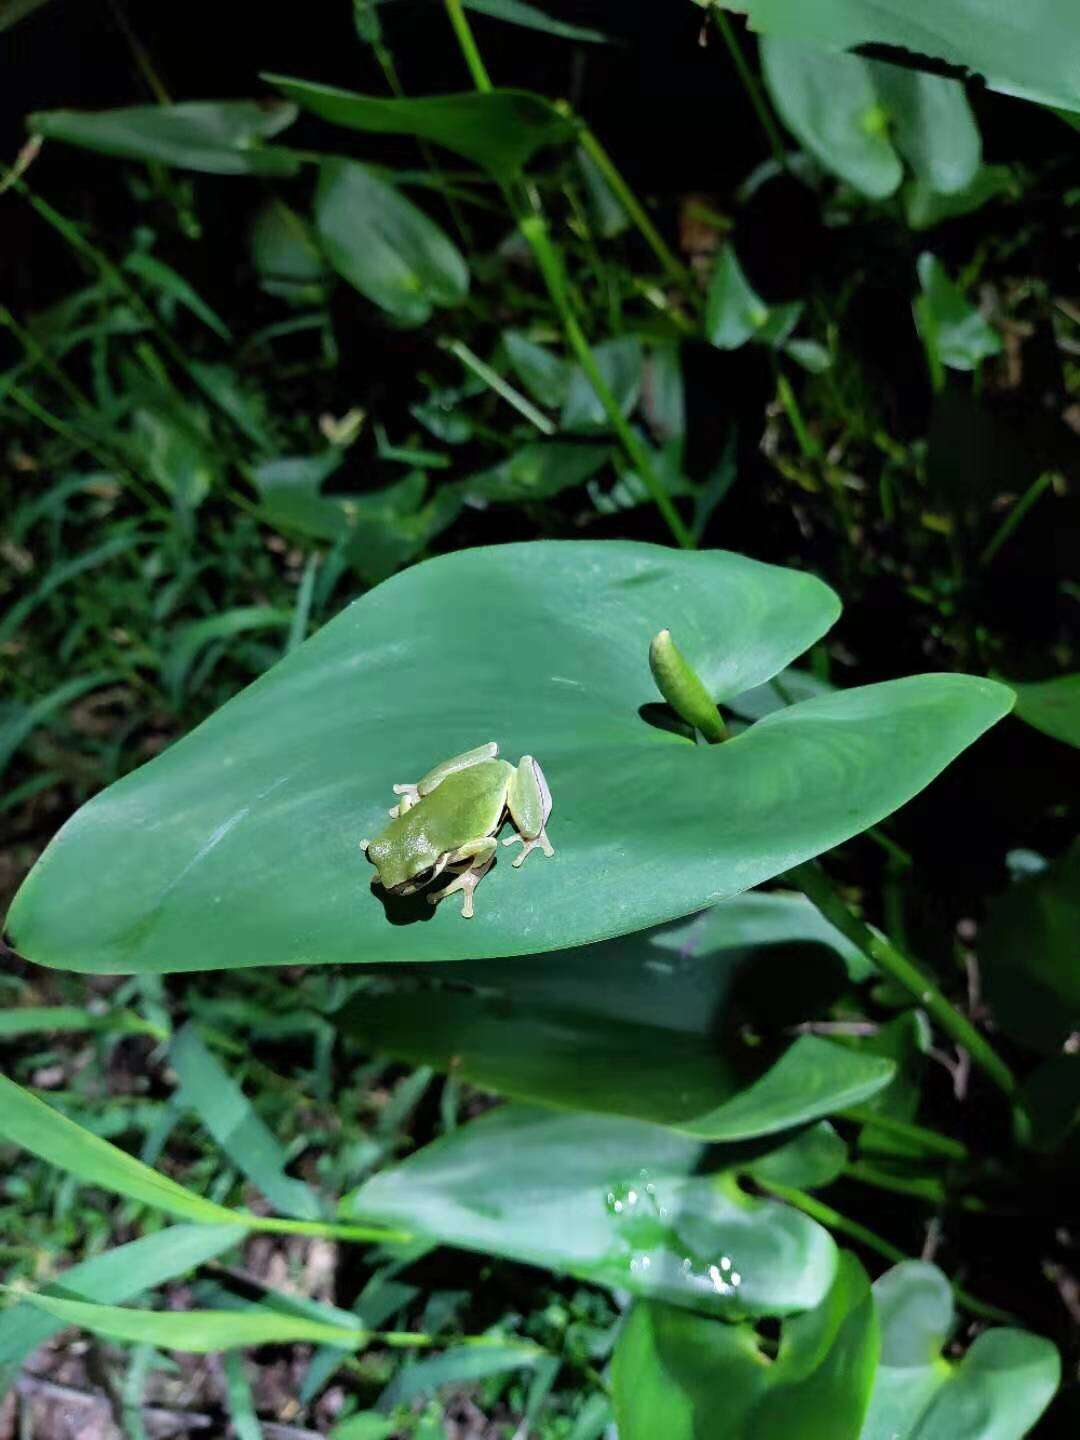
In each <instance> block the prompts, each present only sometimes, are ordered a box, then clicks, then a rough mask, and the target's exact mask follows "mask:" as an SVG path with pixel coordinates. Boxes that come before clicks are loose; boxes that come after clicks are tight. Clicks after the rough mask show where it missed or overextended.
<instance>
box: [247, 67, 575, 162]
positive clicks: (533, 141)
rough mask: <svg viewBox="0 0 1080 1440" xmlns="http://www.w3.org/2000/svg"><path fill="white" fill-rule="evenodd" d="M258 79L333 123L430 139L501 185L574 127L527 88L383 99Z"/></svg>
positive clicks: (276, 77) (570, 133) (327, 87)
mask: <svg viewBox="0 0 1080 1440" xmlns="http://www.w3.org/2000/svg"><path fill="white" fill-rule="evenodd" d="M263 79H264V80H267V81H268V82H269V83H270V84H272V85H276V86H277V88H278V89H279V90H280V91H281V93H282V94H283V95H286V96H288V98H289V99H290V100H293V101H295V102H296V104H297V105H302V106H303V107H304V109H305V110H311V111H313V112H314V113H315V114H316V115H321V116H322V118H323V119H324V120H330V121H332V122H333V124H335V125H344V126H345V127H347V128H348V129H350V130H365V131H373V132H375V133H377V134H389V135H415V136H417V138H418V139H421V140H433V141H435V142H436V143H437V144H439V145H443V146H445V147H446V149H447V150H453V151H454V152H455V153H456V154H458V155H464V156H465V157H466V159H468V160H473V161H475V163H476V164H477V165H482V166H483V167H484V168H485V169H486V170H490V171H491V172H492V173H493V174H494V175H498V176H499V177H500V178H501V179H504V180H509V179H511V178H512V177H513V176H515V175H516V174H518V172H519V171H520V170H521V169H522V168H523V167H524V166H525V165H526V164H527V163H528V162H529V160H530V159H531V158H532V156H533V155H534V154H535V153H536V151H537V150H539V149H540V148H541V147H542V146H544V145H555V144H558V143H560V142H561V141H564V140H569V139H571V138H572V137H573V136H574V134H575V133H576V130H577V124H576V122H575V121H574V120H573V119H571V118H570V117H569V116H566V115H564V114H563V113H562V112H561V111H560V110H557V109H556V108H555V106H554V105H552V103H551V101H550V100H545V99H544V98H543V96H541V95H533V94H531V93H530V92H529V91H527V90H489V91H487V92H486V93H484V94H481V93H479V92H477V91H467V92H465V93H464V94H461V95H427V96H423V97H422V98H420V99H415V100H413V99H397V100H389V99H385V98H383V97H381V96H375V95H358V94H356V93H355V92H354V91H352V90H339V89H337V88H335V87H334V86H333V85H318V84H315V83H314V82H312V81H309V80H292V79H289V78H288V77H287V76H285V75H264V76H263Z"/></svg>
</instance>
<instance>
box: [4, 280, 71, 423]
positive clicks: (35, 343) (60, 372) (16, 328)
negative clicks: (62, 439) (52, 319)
mask: <svg viewBox="0 0 1080 1440" xmlns="http://www.w3.org/2000/svg"><path fill="white" fill-rule="evenodd" d="M0 325H5V326H7V328H8V329H9V330H10V331H11V333H12V335H14V336H15V339H16V340H18V342H19V344H20V345H21V346H22V347H23V349H24V350H25V352H26V354H27V356H28V357H30V359H31V360H32V361H33V362H34V363H35V364H38V365H40V366H41V367H42V369H43V370H45V371H46V373H47V374H49V375H51V376H52V378H53V379H54V380H55V381H56V383H57V384H58V385H59V386H60V388H61V389H62V390H63V391H64V393H65V394H66V395H67V397H68V399H69V400H70V401H71V402H72V404H73V405H75V406H76V407H77V408H78V409H79V410H82V411H84V412H90V413H94V407H93V405H92V404H91V402H90V400H89V399H88V398H87V396H85V395H84V394H83V392H82V391H81V390H80V389H79V387H78V386H77V385H76V384H75V382H74V380H72V379H71V377H70V376H69V375H68V374H67V372H66V371H65V370H64V369H62V367H61V366H60V365H58V364H57V362H56V361H55V360H54V359H53V357H52V356H51V355H50V354H49V352H48V351H47V350H46V349H45V347H44V345H42V344H41V342H40V341H39V340H38V339H37V337H36V336H35V335H34V334H33V333H32V332H31V331H29V330H27V329H26V327H25V326H24V325H20V324H19V322H18V320H16V319H15V316H14V315H13V314H12V313H11V311H10V310H9V309H8V308H7V306H6V305H0Z"/></svg>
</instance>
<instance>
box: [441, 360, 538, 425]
mask: <svg viewBox="0 0 1080 1440" xmlns="http://www.w3.org/2000/svg"><path fill="white" fill-rule="evenodd" d="M443 348H444V349H446V350H449V351H450V353H451V355H456V356H457V358H458V359H459V360H460V361H461V363H462V365H464V366H465V368H466V370H471V371H472V373H473V374H474V375H476V376H477V377H478V378H479V379H480V380H483V382H484V384H485V385H488V386H490V388H491V389H492V390H494V391H495V393H496V395H500V396H501V397H502V398H503V399H504V400H505V401H506V403H507V404H508V405H512V406H513V407H514V409H515V410H516V411H517V412H518V414H519V415H524V417H525V419H526V420H528V421H529V422H530V423H531V424H533V425H535V426H536V428H537V430H539V431H540V433H541V434H542V435H554V434H555V428H556V427H555V426H554V425H553V424H552V422H551V421H550V420H549V419H548V418H547V416H546V415H544V414H542V413H541V412H540V411H539V410H538V409H537V408H536V406H535V405H534V404H533V403H532V401H531V400H526V398H525V396H524V395H522V394H521V392H520V391H519V390H515V389H514V387H513V385H511V384H509V383H508V382H507V381H506V380H504V379H503V377H502V376H501V375H500V374H499V373H498V371H496V370H493V369H492V368H491V366H490V365H487V364H485V363H484V361H483V360H481V359H480V356H479V355H476V354H474V353H473V351H472V350H470V349H469V347H468V345H466V344H465V343H464V341H462V340H447V341H445V342H444V345H443Z"/></svg>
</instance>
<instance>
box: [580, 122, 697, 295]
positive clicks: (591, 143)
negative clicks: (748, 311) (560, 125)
mask: <svg viewBox="0 0 1080 1440" xmlns="http://www.w3.org/2000/svg"><path fill="white" fill-rule="evenodd" d="M578 140H579V142H580V144H581V148H582V149H583V150H584V151H585V152H586V154H587V155H588V156H589V158H590V159H591V160H592V162H593V164H594V165H595V166H596V168H597V169H598V170H599V171H600V174H601V175H602V176H603V177H604V179H605V180H606V181H607V184H608V186H609V188H610V189H611V190H612V192H613V193H614V195H615V197H616V199H617V200H618V201H619V204H620V205H621V206H622V207H623V209H624V210H625V211H626V213H627V215H629V217H630V219H631V220H632V221H633V222H634V224H635V225H636V226H637V228H638V229H639V230H640V231H641V234H642V236H643V237H644V239H645V241H646V243H647V244H648V246H649V248H650V249H651V250H652V252H653V254H654V255H655V256H656V258H657V260H659V262H660V264H661V265H662V266H663V268H664V270H665V271H666V272H667V274H668V276H669V277H670V279H671V280H672V282H673V283H674V284H676V285H678V286H679V287H680V288H681V289H684V290H688V291H690V293H691V294H694V293H695V286H694V277H693V276H692V275H691V274H690V271H689V270H688V269H687V267H686V266H685V265H684V264H683V263H682V261H681V260H679V259H678V258H677V257H676V256H675V255H674V254H673V253H672V251H671V250H670V248H669V247H668V245H667V243H666V241H665V240H664V238H663V236H662V235H661V234H660V232H659V230H657V228H656V226H655V225H654V224H653V222H652V221H651V220H650V219H649V216H648V214H647V212H646V210H645V207H644V206H643V205H642V203H641V201H640V200H639V199H638V198H637V196H636V195H635V194H634V192H633V190H631V188H630V186H629V185H628V184H627V183H626V179H625V178H624V176H623V174H622V171H621V170H620V169H619V168H618V166H617V165H616V164H615V162H614V161H613V160H612V158H611V156H610V155H609V154H608V152H607V151H606V150H605V149H604V147H603V145H601V143H600V141H599V140H598V139H597V138H596V136H595V135H594V134H593V132H592V131H591V130H590V129H589V127H588V126H587V125H586V126H585V127H583V129H582V130H581V132H580V133H579V135H578Z"/></svg>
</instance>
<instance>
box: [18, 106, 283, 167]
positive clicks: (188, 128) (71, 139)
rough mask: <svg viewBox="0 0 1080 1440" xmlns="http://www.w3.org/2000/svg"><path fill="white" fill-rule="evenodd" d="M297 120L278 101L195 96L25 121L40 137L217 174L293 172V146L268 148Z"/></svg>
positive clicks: (43, 115) (38, 116) (39, 115)
mask: <svg viewBox="0 0 1080 1440" xmlns="http://www.w3.org/2000/svg"><path fill="white" fill-rule="evenodd" d="M295 119H296V106H295V105H292V104H289V103H287V102H284V101H281V100H267V101H256V100H215V101H210V100H194V101H189V102H187V103H185V104H182V105H133V106H130V107H129V108H127V109H123V110H96V111H95V110H42V111H39V112H38V113H37V114H36V115H31V116H29V117H28V119H27V122H26V123H27V125H28V126H29V128H30V129H31V130H32V131H34V133H35V134H37V135H43V136H44V137H45V138H46V139H48V140H66V141H67V142H68V143H69V144H71V145H82V146H83V147H85V148H86V149H87V150H98V151H100V152H101V153H102V154H103V155H117V156H120V157H121V158H123V159H125V160H156V161H159V162H161V163H163V164H165V165H180V166H183V167H184V168H185V169H188V170H205V171H209V172H210V173H211V174H215V175H292V174H295V173H296V171H297V170H298V169H299V168H300V159H301V157H300V156H299V155H295V154H293V152H292V151H291V150H283V149H280V148H277V147H275V146H264V145H263V144H262V141H264V140H267V139H269V138H270V137H271V136H273V135H277V134H278V132H279V131H281V130H284V129H285V127H286V126H287V125H291V124H292V122H293V121H294V120H295Z"/></svg>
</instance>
